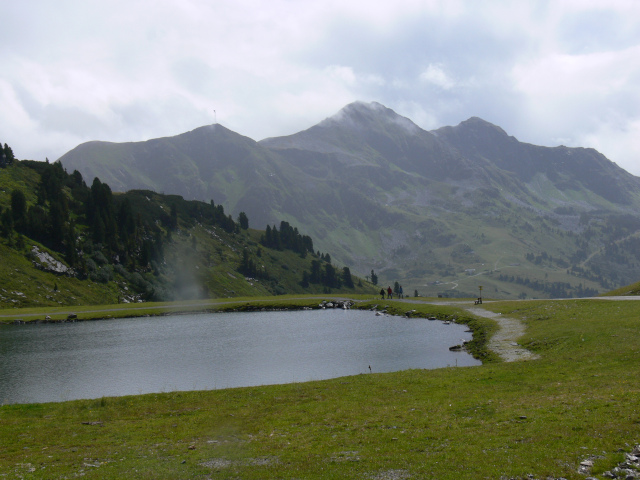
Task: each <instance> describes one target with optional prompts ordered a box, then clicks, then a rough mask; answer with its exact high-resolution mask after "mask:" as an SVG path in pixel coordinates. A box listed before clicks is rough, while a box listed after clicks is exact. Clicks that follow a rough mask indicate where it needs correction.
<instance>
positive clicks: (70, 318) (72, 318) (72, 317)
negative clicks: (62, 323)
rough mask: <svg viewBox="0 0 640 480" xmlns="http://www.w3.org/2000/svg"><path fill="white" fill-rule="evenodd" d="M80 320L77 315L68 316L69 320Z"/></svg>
mask: <svg viewBox="0 0 640 480" xmlns="http://www.w3.org/2000/svg"><path fill="white" fill-rule="evenodd" d="M77 318H78V315H76V314H75V313H70V314H69V315H67V320H76V319H77Z"/></svg>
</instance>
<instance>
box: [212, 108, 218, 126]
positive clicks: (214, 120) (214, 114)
mask: <svg viewBox="0 0 640 480" xmlns="http://www.w3.org/2000/svg"><path fill="white" fill-rule="evenodd" d="M213 123H214V124H216V125H217V124H218V115H217V114H216V111H215V110H214V111H213Z"/></svg>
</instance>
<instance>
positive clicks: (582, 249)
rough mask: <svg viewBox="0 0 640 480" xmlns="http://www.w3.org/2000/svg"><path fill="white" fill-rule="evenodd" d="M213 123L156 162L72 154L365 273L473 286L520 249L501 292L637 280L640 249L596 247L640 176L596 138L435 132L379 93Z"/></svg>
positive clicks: (464, 128)
mask: <svg viewBox="0 0 640 480" xmlns="http://www.w3.org/2000/svg"><path fill="white" fill-rule="evenodd" d="M208 128H211V126H209V127H201V128H200V129H195V130H193V131H191V132H187V133H185V134H182V135H179V136H177V137H166V138H165V139H161V140H162V142H161V143H160V144H159V145H160V146H162V147H163V148H161V149H155V150H153V151H154V152H156V155H155V156H154V157H153V162H151V159H150V157H149V156H148V155H147V156H146V157H145V156H144V155H143V154H142V153H140V152H141V151H142V152H144V151H145V149H144V148H142V147H141V145H139V144H126V145H125V146H124V147H123V146H122V144H119V145H120V146H119V147H109V148H110V149H111V152H106V151H104V149H103V150H101V151H100V152H97V151H94V152H90V151H83V152H80V153H79V152H78V151H75V152H74V150H75V149H74V150H72V151H70V152H68V153H67V154H65V155H63V156H62V157H61V158H60V159H59V160H60V161H61V162H62V163H63V165H64V166H65V167H67V168H75V169H78V170H79V171H80V172H81V173H82V174H83V176H85V177H86V178H92V176H93V175H94V174H95V175H96V176H98V177H99V178H101V179H102V176H101V175H105V176H107V177H106V178H109V177H108V176H110V175H111V176H113V172H117V171H119V170H122V171H124V172H125V173H126V175H124V176H121V177H120V178H119V179H118V181H119V182H120V183H114V182H113V180H111V181H108V182H107V183H109V184H110V185H112V184H113V185H114V187H113V188H114V189H118V188H124V189H127V188H129V186H130V185H137V183H136V182H138V183H143V184H144V183H145V182H147V183H149V182H151V181H153V182H154V184H156V185H157V190H158V191H161V192H166V193H174V194H179V195H182V196H184V197H185V198H197V199H200V200H204V201H208V200H209V199H213V200H215V201H216V203H220V204H223V205H224V207H225V209H227V210H228V211H231V212H233V213H234V214H237V213H238V212H239V211H245V212H246V213H247V214H248V215H249V217H250V218H251V219H252V222H253V223H254V224H257V225H258V226H259V227H264V226H265V225H269V224H271V223H273V222H275V221H279V219H286V220H287V221H288V222H290V223H292V224H294V225H296V226H297V227H299V228H300V229H301V230H304V231H308V232H310V234H311V235H312V236H313V238H314V239H316V242H317V243H318V245H320V246H321V248H323V249H325V250H330V251H332V252H336V258H337V259H338V260H339V261H341V262H343V263H345V264H349V265H353V266H354V269H356V270H357V271H358V272H360V273H361V274H366V273H368V272H369V271H370V270H371V269H374V268H375V269H376V270H377V271H379V273H380V277H381V279H382V280H383V281H389V282H390V281H393V280H395V279H401V280H403V281H405V282H406V283H407V284H408V285H410V286H411V287H412V288H415V287H420V289H423V290H425V291H429V292H432V293H441V292H440V291H439V288H440V287H438V286H439V285H449V287H447V288H446V289H445V290H447V293H448V294H455V295H461V294H462V293H470V290H469V289H470V287H464V288H466V290H465V291H462V290H463V288H462V287H460V286H459V285H463V284H465V283H469V282H470V281H471V280H470V279H467V278H462V280H463V281H462V282H461V281H460V280H461V278H460V275H467V273H468V272H470V271H479V270H482V271H483V272H485V273H483V275H485V276H494V277H495V275H493V273H494V272H495V271H497V270H499V269H498V268H497V267H496V266H497V265H499V264H500V263H501V262H502V261H503V260H500V261H496V260H497V259H499V258H507V257H508V258H510V261H509V263H508V264H509V265H512V267H510V268H511V269H512V270H519V271H520V272H519V275H514V276H513V279H514V280H513V282H511V281H510V280H511V277H512V276H509V280H506V281H505V280H504V278H503V279H502V280H497V279H496V280H495V281H493V280H492V282H491V283H492V284H494V293H495V294H496V296H503V297H507V298H512V297H513V296H516V295H522V294H525V295H528V296H532V295H537V294H539V292H540V291H539V290H536V289H535V288H529V287H526V288H525V287H524V286H523V287H520V286H518V287H513V286H512V285H509V283H517V282H516V279H517V278H525V276H526V278H529V279H530V280H531V281H533V280H535V281H537V282H542V284H544V282H545V279H546V282H547V283H549V280H548V275H549V272H552V273H553V278H554V279H557V283H563V284H567V285H571V286H575V287H576V288H577V285H574V284H575V283H576V278H575V277H579V278H580V279H582V280H583V284H584V285H583V286H587V285H588V287H589V288H592V289H596V287H598V288H601V289H606V288H609V287H612V286H614V285H617V282H622V284H624V283H631V282H632V281H635V280H636V279H634V278H629V277H630V276H631V275H632V270H633V269H632V265H635V264H636V263H640V261H638V262H636V258H635V253H633V255H632V256H631V257H629V258H625V260H624V261H622V260H619V261H618V263H616V262H613V263H614V264H615V265H614V264H612V263H611V262H610V261H609V260H607V259H604V258H601V254H600V253H597V252H601V251H604V250H603V248H604V246H605V245H607V244H608V243H611V242H615V241H617V240H619V239H620V237H616V236H615V235H614V234H613V233H610V232H613V231H616V232H618V230H616V228H617V227H614V226H613V224H616V225H617V223H619V220H614V218H622V217H624V216H631V217H632V218H636V217H637V216H638V214H637V213H636V212H638V211H640V179H638V177H635V176H633V175H631V174H630V173H628V172H626V171H624V170H623V169H621V168H620V167H618V166H617V165H615V164H614V163H613V162H611V161H609V160H608V159H606V157H604V155H602V154H600V153H599V152H597V151H596V150H593V149H584V148H568V147H564V146H558V147H542V146H536V145H532V144H528V143H523V142H520V141H518V140H517V139H516V138H515V137H513V136H510V135H508V133H507V132H506V131H505V130H503V129H502V128H501V127H499V126H496V125H493V124H491V123H490V122H487V121H485V120H483V119H481V118H479V117H471V118H469V119H467V120H465V121H463V122H461V123H460V124H458V125H456V126H445V127H441V128H438V129H436V130H433V131H427V130H423V129H421V128H420V127H419V126H417V125H416V124H415V123H413V122H412V121H411V120H410V119H408V118H406V117H403V116H401V115H398V114H397V113H396V112H394V111H393V110H392V109H389V108H387V107H385V106H384V105H381V104H379V103H376V102H372V103H365V102H354V103H352V104H349V105H347V106H345V107H344V108H343V109H341V110H340V111H339V112H337V113H336V114H335V115H333V116H331V117H328V118H327V119H324V120H323V121H321V122H319V123H318V124H317V125H314V126H312V127H310V128H308V129H306V130H303V131H300V132H297V133H294V134H292V135H287V136H284V137H273V138H267V139H264V140H261V141H259V142H256V141H254V140H252V139H250V138H249V137H244V136H242V135H240V134H237V133H236V132H232V131H231V130H228V129H226V128H225V127H222V126H214V130H216V131H217V130H219V131H218V133H220V134H221V135H220V137H219V138H218V137H216V136H209V135H206V134H207V133H208V130H206V129H208ZM202 129H205V130H202ZM148 142H151V140H150V141H148ZM140 143H141V144H145V143H146V142H140ZM77 148H78V147H77ZM118 149H120V150H122V151H119V150H118ZM89 150H90V149H89ZM107 150H108V149H107ZM89 171H91V173H88V172H89ZM127 175H128V176H129V177H128V178H127ZM120 185H121V186H122V187H120ZM631 224H634V223H633V222H631ZM585 232H590V233H589V234H590V235H591V237H589V240H588V241H586V243H585V241H583V240H582V239H581V238H580V236H582V235H584V234H585ZM634 232H635V231H634ZM618 233H619V232H618ZM631 234H632V232H631V231H626V236H625V238H627V237H628V238H632V237H629V235H631ZM483 235H484V237H483ZM574 237H575V238H574ZM569 239H570V240H569ZM633 248H635V247H633ZM471 252H473V253H471ZM542 252H544V253H545V254H547V255H548V256H549V257H551V258H552V259H554V260H552V263H551V265H550V266H549V265H542V264H541V262H539V263H538V264H536V263H535V262H529V263H532V265H528V264H527V265H526V268H524V266H523V263H522V261H523V259H525V255H529V258H531V257H530V255H534V258H537V257H538V256H539V255H541V254H542ZM633 252H635V250H633ZM587 257H588V258H589V262H588V265H587V267H589V268H587V269H586V270H585V268H584V266H580V265H582V263H581V262H584V259H585V258H587ZM557 259H562V261H556V260H557ZM487 262H490V263H492V264H493V265H494V267H495V268H493V269H492V270H486V267H487ZM554 262H555V263H554ZM516 264H518V265H520V267H519V268H516V267H515V266H514V265H516ZM592 264H593V270H591V269H590V265H592ZM596 264H597V265H596ZM419 265H424V267H419ZM561 265H562V266H561ZM573 266H575V267H576V268H580V269H582V270H584V272H580V271H579V270H575V271H572V270H571V268H572V267H573ZM567 267H569V268H567ZM545 268H551V270H548V271H545ZM616 269H618V273H616ZM576 272H577V273H576ZM545 275H546V276H545ZM438 282H440V283H438ZM523 282H524V280H523ZM554 282H555V280H554ZM518 285H520V284H518ZM523 285H524V284H523ZM535 285H536V288H538V287H539V284H538V283H536V284H535ZM519 288H522V290H521V291H517V289H519ZM540 288H544V287H540ZM567 288H568V287H567ZM572 288H573V287H572ZM415 289H416V290H417V289H418V288H415ZM456 289H457V290H456ZM405 290H406V289H405ZM448 290H455V291H448Z"/></svg>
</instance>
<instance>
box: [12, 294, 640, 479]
mask: <svg viewBox="0 0 640 480" xmlns="http://www.w3.org/2000/svg"><path fill="white" fill-rule="evenodd" d="M280 300H282V301H283V304H284V303H286V301H292V302H300V303H304V302H308V301H309V300H308V299H297V300H296V299H285V300H283V299H280ZM313 301H314V302H317V299H314V300H313ZM375 303H379V304H380V305H383V304H385V305H389V310H390V311H394V312H397V313H401V312H402V313H403V312H406V311H409V310H413V309H415V310H416V312H415V313H414V315H422V316H429V315H437V316H438V318H456V321H458V322H465V323H468V324H469V325H470V328H472V330H473V331H474V339H475V340H474V342H475V344H474V345H473V346H472V348H473V351H474V353H475V355H477V356H479V357H481V358H483V362H484V364H483V365H482V366H479V367H465V368H455V367H451V368H444V369H437V370H407V371H403V372H397V373H387V374H375V373H373V374H366V375H358V376H353V377H342V378H337V379H333V380H326V381H318V382H309V383H296V384H288V385H275V386H263V387H251V388H237V389H228V390H216V391H196V392H171V393H161V394H149V395H142V396H129V397H115V398H100V399H94V400H81V401H70V402H63V403H50V404H31V405H3V406H1V407H0V439H1V441H0V478H25V479H27V478H46V479H54V478H76V477H78V476H83V477H85V478H100V479H103V478H104V479H117V478H131V479H133V478H141V479H142V478H171V479H173V478H175V479H184V478H196V479H208V478H216V479H217V478H223V479H224V478H228V479H238V478H242V479H264V478H283V479H284V478H290V479H308V478H310V479H314V478H317V479H325V478H336V479H338V478H340V479H342V478H354V479H355V478H358V479H360V478H370V479H423V478H425V479H461V478H462V479H511V478H513V479H516V478H517V479H525V478H536V479H547V478H561V477H562V478H565V479H569V480H570V479H584V478H585V475H583V474H581V473H578V469H579V467H580V463H581V462H582V461H585V460H590V461H592V462H593V467H592V469H591V472H590V473H589V475H590V476H592V477H595V478H604V477H603V476H602V475H603V473H604V472H605V471H607V470H611V469H613V468H614V467H615V466H616V465H618V464H619V462H621V461H622V460H623V459H624V453H625V452H627V453H628V452H631V450H632V449H633V447H634V445H637V444H639V443H640V386H639V383H638V381H637V368H638V364H639V363H640V335H639V334H640V303H637V302H635V301H611V300H564V301H549V300H544V301H526V302H523V301H518V302H515V301H513V302H496V303H485V305H484V307H485V308H487V309H490V310H493V311H495V312H500V313H501V314H502V315H505V316H510V317H514V318H519V319H521V320H522V321H523V322H524V323H525V324H526V327H527V330H526V334H525V336H524V337H523V338H521V339H519V343H520V344H521V345H522V346H524V347H526V348H528V349H530V350H533V351H534V352H535V353H537V354H538V355H539V359H537V360H531V361H523V362H513V363H505V362H501V361H500V360H499V359H497V358H496V357H495V355H491V353H490V352H487V351H486V342H487V339H488V337H489V336H490V335H491V334H492V332H494V331H495V329H496V325H495V323H494V322H493V321H492V320H489V319H485V318H482V319H480V318H472V317H470V315H469V314H468V313H466V312H465V311H464V310H462V309H458V308H457V307H455V306H435V305H427V304H407V303H401V302H391V301H379V300H378V301H372V300H370V301H369V302H365V304H364V305H363V306H367V307H370V306H372V305H374V304H375ZM230 305H231V304H229V306H230ZM236 305H237V304H236ZM0 313H1V312H0ZM13 313H16V312H15V310H14V311H13ZM36 328H37V327H36Z"/></svg>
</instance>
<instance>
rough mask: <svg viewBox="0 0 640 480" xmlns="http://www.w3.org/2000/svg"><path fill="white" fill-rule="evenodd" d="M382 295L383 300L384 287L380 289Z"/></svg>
mask: <svg viewBox="0 0 640 480" xmlns="http://www.w3.org/2000/svg"><path fill="white" fill-rule="evenodd" d="M380 295H381V296H382V300H384V288H381V289H380Z"/></svg>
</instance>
